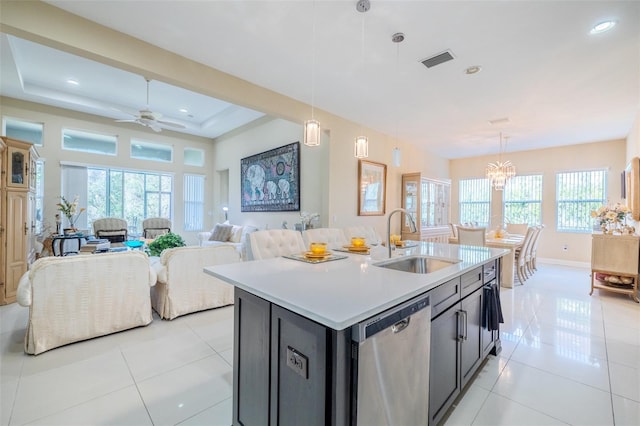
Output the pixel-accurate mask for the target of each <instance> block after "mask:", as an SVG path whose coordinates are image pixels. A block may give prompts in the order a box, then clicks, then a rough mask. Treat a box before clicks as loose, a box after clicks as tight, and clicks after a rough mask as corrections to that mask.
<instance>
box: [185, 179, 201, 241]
mask: <svg viewBox="0 0 640 426" xmlns="http://www.w3.org/2000/svg"><path fill="white" fill-rule="evenodd" d="M203 227H204V176H202V175H184V230H185V231H201V230H202V229H203Z"/></svg>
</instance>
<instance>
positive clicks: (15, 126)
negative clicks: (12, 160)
mask: <svg viewBox="0 0 640 426" xmlns="http://www.w3.org/2000/svg"><path fill="white" fill-rule="evenodd" d="M43 128H44V124H42V123H34V122H31V121H24V120H18V119H15V118H8V117H5V119H4V133H3V134H4V135H5V136H7V137H10V138H13V139H18V140H21V141H25V142H31V143H32V144H34V145H37V146H42V129H43Z"/></svg>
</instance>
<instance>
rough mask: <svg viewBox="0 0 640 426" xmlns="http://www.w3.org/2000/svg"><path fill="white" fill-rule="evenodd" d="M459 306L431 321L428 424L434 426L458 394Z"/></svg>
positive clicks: (456, 305)
mask: <svg viewBox="0 0 640 426" xmlns="http://www.w3.org/2000/svg"><path fill="white" fill-rule="evenodd" d="M459 310H460V304H459V303H456V304H455V305H453V306H452V307H451V308H449V309H448V310H446V311H445V312H443V313H442V314H441V315H440V316H438V317H437V318H435V319H433V320H432V321H431V348H430V349H431V359H430V363H429V420H430V421H429V423H430V424H432V425H435V424H438V423H439V422H440V420H441V419H442V417H443V416H444V414H445V413H446V412H447V409H448V408H449V406H450V404H451V403H452V402H453V400H454V399H456V397H457V396H458V395H459V394H460V383H461V381H460V343H459V337H460V334H459V333H460V331H461V330H460V319H461V318H460V311H459Z"/></svg>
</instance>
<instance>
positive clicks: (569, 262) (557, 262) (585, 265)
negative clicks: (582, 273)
mask: <svg viewBox="0 0 640 426" xmlns="http://www.w3.org/2000/svg"><path fill="white" fill-rule="evenodd" d="M537 261H538V262H540V263H548V264H551V265H563V266H572V267H574V268H586V269H591V263H590V262H577V261H575V260H562V259H550V258H542V257H539V258H538V259H537Z"/></svg>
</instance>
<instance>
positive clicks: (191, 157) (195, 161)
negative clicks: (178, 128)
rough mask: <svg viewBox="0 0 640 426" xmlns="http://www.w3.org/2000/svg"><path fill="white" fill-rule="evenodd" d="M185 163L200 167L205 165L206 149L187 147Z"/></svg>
mask: <svg viewBox="0 0 640 426" xmlns="http://www.w3.org/2000/svg"><path fill="white" fill-rule="evenodd" d="M184 165H185V166H198V167H202V166H204V150H202V149H196V148H185V149H184Z"/></svg>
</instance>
